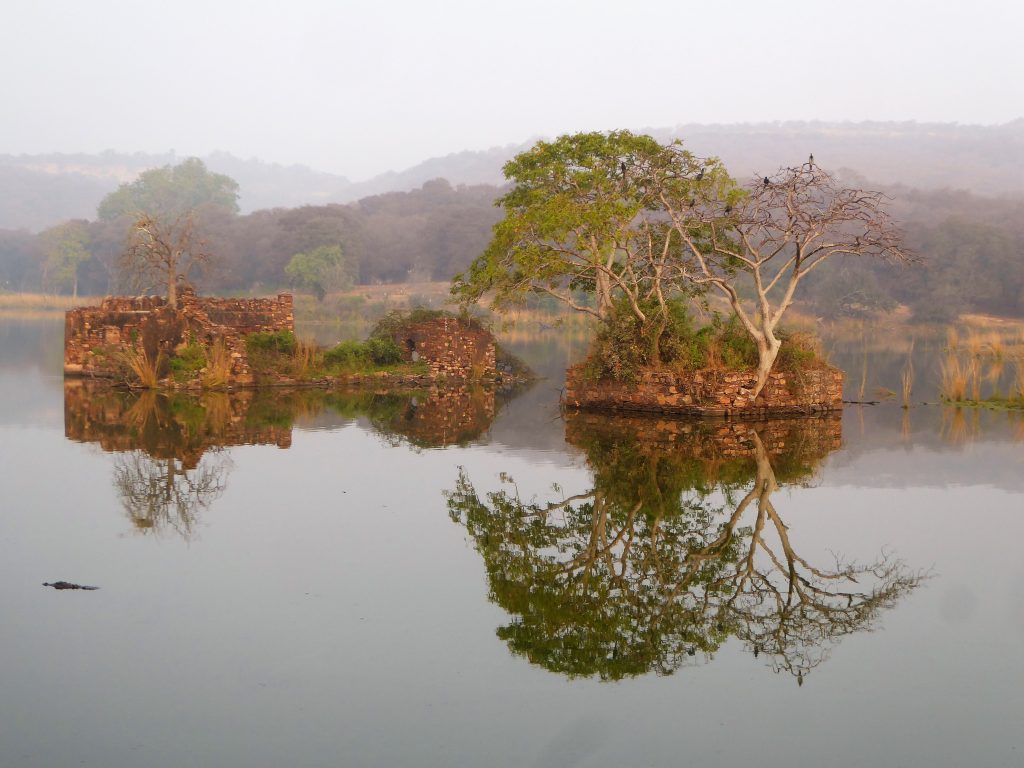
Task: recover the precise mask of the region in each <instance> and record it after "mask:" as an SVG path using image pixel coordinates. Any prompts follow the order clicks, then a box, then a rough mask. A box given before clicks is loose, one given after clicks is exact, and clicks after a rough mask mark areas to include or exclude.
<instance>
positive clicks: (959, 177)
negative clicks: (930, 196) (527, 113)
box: [0, 119, 1024, 230]
mask: <svg viewBox="0 0 1024 768" xmlns="http://www.w3.org/2000/svg"><path fill="white" fill-rule="evenodd" d="M644 130H646V131H647V132H649V133H651V134H653V135H655V136H657V137H659V138H661V139H667V138H669V137H681V138H684V139H685V141H686V143H687V146H688V147H689V148H690V149H691V150H693V151H694V152H696V153H698V154H702V155H708V154H716V155H718V156H719V157H721V158H722V159H723V160H724V161H725V163H726V165H727V166H728V167H729V168H730V170H731V171H732V172H733V174H735V175H739V176H745V175H747V174H751V173H756V174H763V173H771V172H772V171H774V170H775V169H776V168H777V167H779V166H780V165H789V164H794V163H799V162H803V161H804V160H805V159H806V157H807V155H808V154H809V153H811V152H813V153H814V155H815V158H816V160H817V161H818V162H819V163H821V165H823V166H825V167H826V168H831V169H836V170H838V169H842V168H848V169H852V170H854V171H856V172H857V173H859V174H860V175H861V176H864V177H865V178H867V179H869V180H871V181H873V182H875V183H881V184H895V183H901V184H904V185H906V186H909V187H915V188H918V189H925V190H927V189H942V188H950V189H964V190H969V191H972V192H975V193H977V194H981V195H987V196H998V195H1006V194H1016V195H1024V119H1021V120H1016V121H1014V122H1012V123H1007V124H1005V125H998V126H976V125H956V124H928V123H913V122H908V123H822V122H787V123H752V124H744V125H696V124H694V125H685V124H684V125H678V126H676V127H674V128H648V129H644ZM528 145H529V142H527V143H524V144H522V145H509V146H505V147H495V148H491V149H487V150H482V151H478V152H470V151H466V152H458V153H455V154H451V155H446V156H444V157H435V158H431V159H429V160H426V161H424V162H422V163H419V164H418V165H415V166H412V167H411V168H407V169H405V170H403V171H395V172H389V173H385V174H381V175H379V176H376V177H374V178H372V179H368V180H365V181H360V182H352V181H350V180H349V179H347V178H345V177H344V176H339V175H336V174H331V173H323V172H319V171H316V170H313V169H310V168H307V167H305V166H299V165H288V166H285V165H279V164H274V163H265V162H262V161H260V160H257V159H242V158H239V157H235V156H234V155H231V154H229V153H227V152H216V153H214V154H212V155H210V156H208V157H205V158H203V160H204V161H205V162H206V164H207V166H208V167H209V168H210V169H211V170H213V171H216V172H218V173H226V174H228V175H229V176H231V177H232V178H234V179H235V180H236V181H238V183H239V185H240V187H241V200H240V204H241V207H242V211H243V212H250V211H254V210H259V209H263V208H282V207H296V206H300V205H307V204H312V205H320V204H326V203H345V202H351V201H354V200H358V199H360V198H363V197H367V196H369V195H379V194H383V193H386V192H392V191H408V190H412V189H417V188H419V187H420V186H421V185H422V184H423V183H424V182H426V181H429V180H430V179H436V178H445V179H447V180H448V181H450V182H451V183H452V184H455V185H458V184H469V185H474V184H500V183H502V175H501V166H502V165H503V164H504V162H505V161H506V160H508V159H509V158H510V157H512V156H513V155H514V154H515V153H516V152H518V151H521V150H522V149H523V148H525V147H526V146H528ZM181 159H182V157H180V156H176V155H174V154H173V153H163V154H120V153H116V152H104V153H101V154H98V155H82V154H52V155H19V156H14V155H0V229H5V228H6V229H16V228H28V229H32V230H38V229H41V228H43V227H46V226H49V225H51V224H55V223H57V222H60V221H64V220H67V219H70V218H92V217H93V216H94V215H95V211H96V205H97V204H98V203H99V201H100V200H101V199H102V198H103V196H104V195H105V194H107V193H108V192H110V191H112V190H113V189H116V188H117V185H118V184H119V183H121V182H124V181H130V180H131V179H133V178H135V176H137V175H138V174H139V173H140V172H141V171H143V170H145V169H147V168H153V167H158V166H161V165H166V164H168V163H172V162H176V161H178V160H181Z"/></svg>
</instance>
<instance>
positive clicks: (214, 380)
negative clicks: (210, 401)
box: [202, 339, 231, 389]
mask: <svg viewBox="0 0 1024 768" xmlns="http://www.w3.org/2000/svg"><path fill="white" fill-rule="evenodd" d="M230 376H231V352H230V351H229V350H228V347H227V345H226V344H225V343H224V340H223V339H215V340H214V342H213V343H212V344H211V345H210V347H209V349H208V350H207V351H206V368H205V370H204V371H203V375H202V383H203V388H204V389H221V388H223V387H226V386H227V384H228V379H229V378H230Z"/></svg>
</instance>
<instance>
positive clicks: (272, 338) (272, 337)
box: [245, 331, 297, 355]
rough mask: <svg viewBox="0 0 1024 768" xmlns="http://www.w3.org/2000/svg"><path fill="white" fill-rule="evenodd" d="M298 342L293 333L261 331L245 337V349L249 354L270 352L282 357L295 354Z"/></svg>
mask: <svg viewBox="0 0 1024 768" xmlns="http://www.w3.org/2000/svg"><path fill="white" fill-rule="evenodd" d="M296 346H297V342H296V340H295V334H294V333H292V332H291V331H260V332H258V333H250V334H249V335H248V336H246V337H245V347H246V349H247V350H248V351H249V353H250V354H251V353H253V352H257V353H259V352H264V353H267V352H270V353H277V354H280V355H292V354H295V347H296Z"/></svg>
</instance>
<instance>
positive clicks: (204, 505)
mask: <svg viewBox="0 0 1024 768" xmlns="http://www.w3.org/2000/svg"><path fill="white" fill-rule="evenodd" d="M230 471H231V459H230V458H229V457H228V455H227V454H226V453H223V452H221V451H220V450H216V451H213V452H211V453H208V454H206V455H205V456H203V458H202V460H201V461H200V462H199V464H198V465H197V466H195V467H192V468H191V469H187V468H186V467H185V465H184V464H183V463H182V461H181V460H180V459H176V458H173V457H168V458H165V459H156V458H153V457H152V456H150V455H149V454H147V453H146V452H145V451H129V452H128V453H122V454H119V455H118V456H117V457H116V458H115V459H114V487H115V488H116V489H117V493H118V496H119V497H120V499H121V505H122V506H123V507H124V510H125V512H126V513H127V514H128V517H129V519H130V520H131V521H132V523H133V524H134V526H135V529H136V530H138V531H141V532H147V531H161V530H173V531H174V532H175V533H177V534H178V535H180V536H181V537H182V538H184V539H190V538H192V533H193V529H194V527H195V524H196V521H197V519H198V516H199V513H200V512H202V511H205V510H206V509H209V507H210V505H211V504H213V502H214V501H216V499H217V498H219V497H220V495H221V494H222V493H223V492H224V489H225V488H226V487H227V476H228V473H229V472H230Z"/></svg>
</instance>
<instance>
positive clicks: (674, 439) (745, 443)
mask: <svg viewBox="0 0 1024 768" xmlns="http://www.w3.org/2000/svg"><path fill="white" fill-rule="evenodd" d="M616 435H628V436H629V438H630V440H631V441H635V443H636V445H637V446H638V450H640V451H642V452H643V453H652V454H661V453H671V454H672V455H674V456H687V457H691V458H694V459H699V460H701V461H704V462H712V463H713V462H715V461H723V460H731V459H744V458H745V459H750V458H755V457H756V454H757V451H758V449H759V447H758V442H757V441H755V440H754V435H757V437H758V439H759V441H760V445H761V446H763V448H764V450H765V451H766V452H767V454H768V456H769V457H777V456H787V457H789V458H790V459H791V460H792V461H797V462H801V463H803V464H805V465H806V466H807V467H808V468H811V467H813V466H815V465H816V464H817V463H818V462H819V461H820V460H821V459H822V458H823V457H825V456H827V455H828V454H829V453H831V452H832V451H835V450H838V449H839V448H841V447H842V442H843V422H842V417H841V416H840V415H839V414H838V413H826V414H822V415H821V416H818V417H816V418H800V419H794V418H788V419H787V418H774V419H765V420H763V421H718V420H708V419H696V420H689V419H687V420H683V419H658V418H654V417H652V416H626V415H622V414H616V415H614V416H611V415H609V414H606V413H605V414H602V413H595V412H588V411H577V412H569V413H567V414H566V418H565V439H566V441H567V442H569V443H571V444H573V445H576V446H580V447H585V446H586V445H587V444H588V443H590V442H592V441H594V440H607V439H612V438H614V437H615V436H616Z"/></svg>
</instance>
